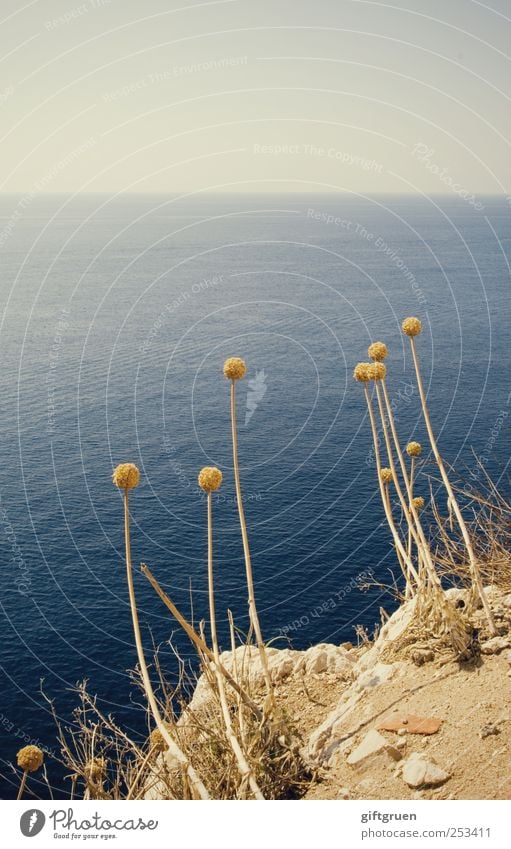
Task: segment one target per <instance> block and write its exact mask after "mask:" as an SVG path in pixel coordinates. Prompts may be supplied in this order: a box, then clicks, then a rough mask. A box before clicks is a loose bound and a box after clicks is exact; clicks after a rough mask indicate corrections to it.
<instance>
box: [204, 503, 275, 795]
mask: <svg viewBox="0 0 511 849" xmlns="http://www.w3.org/2000/svg"><path fill="white" fill-rule="evenodd" d="M211 502H212V499H211V492H208V507H207V511H208V591H209V622H210V628H211V644H212V646H213V656H214V658H215V677H216V683H217V687H218V695H219V698H220V707H221V710H222V717H223V720H224V725H225V730H226V734H227V739H228V740H229V745H230V747H231V749H232V751H233V753H234V756H235V758H236V762H237V765H238V769H239V772H240V775H241V776H242V778H244V779H245V780H248V783H249V785H250V789H251V790H252V793H253V794H254V796H255V798H256V799H260V800H262V801H264V796H263V794H262V793H261V790H260V788H259V785H258V784H257V781H256V780H255V778H254V775H253V773H252V770H251V769H250V767H249V765H248V763H247V761H246V758H245V755H244V754H243V752H242V750H241V746H240V744H239V742H238V740H237V738H236V735H235V734H234V731H233V728H232V722H231V715H230V713H229V705H228V704H227V698H226V695H225V687H224V679H223V677H222V675H221V673H220V669H219V664H220V651H219V648H218V639H217V632H216V612H215V591H214V584H213V515H212V504H211Z"/></svg>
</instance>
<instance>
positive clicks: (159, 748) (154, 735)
mask: <svg viewBox="0 0 511 849" xmlns="http://www.w3.org/2000/svg"><path fill="white" fill-rule="evenodd" d="M163 725H164V726H165V728H166V729H167V730H168V731H169V733H171V732H172V725H171V723H170V722H164V723H163ZM149 747H150V748H151V749H153V751H154V752H156V753H158V752H164V751H165V750H166V749H168V745H167V742H166V741H165V738H164V737H163V734H162V733H161V731H160V729H159V728H154V729H153V731H151V733H150V735H149Z"/></svg>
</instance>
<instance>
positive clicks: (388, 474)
mask: <svg viewBox="0 0 511 849" xmlns="http://www.w3.org/2000/svg"><path fill="white" fill-rule="evenodd" d="M380 478H381V479H382V481H383V483H390V482H391V481H392V480H393V474H392V469H388V468H386V467H385V468H384V469H380Z"/></svg>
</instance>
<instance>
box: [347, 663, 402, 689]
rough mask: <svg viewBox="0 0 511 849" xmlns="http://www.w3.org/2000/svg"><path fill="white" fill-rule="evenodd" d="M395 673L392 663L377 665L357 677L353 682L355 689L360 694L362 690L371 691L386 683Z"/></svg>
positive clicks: (394, 666)
mask: <svg viewBox="0 0 511 849" xmlns="http://www.w3.org/2000/svg"><path fill="white" fill-rule="evenodd" d="M395 672H396V664H394V663H377V664H376V665H375V666H373V667H372V668H371V669H367V670H366V671H365V672H362V674H361V675H359V676H358V678H357V680H356V682H355V689H356V690H358V691H359V692H361V691H362V690H373V689H374V688H375V687H379V686H380V684H384V683H385V681H388V680H389V679H390V678H392V676H393V675H394V673H395Z"/></svg>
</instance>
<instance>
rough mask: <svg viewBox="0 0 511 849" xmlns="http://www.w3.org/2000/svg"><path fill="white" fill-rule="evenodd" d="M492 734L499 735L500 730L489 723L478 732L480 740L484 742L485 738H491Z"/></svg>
mask: <svg viewBox="0 0 511 849" xmlns="http://www.w3.org/2000/svg"><path fill="white" fill-rule="evenodd" d="M493 734H500V728H499V727H498V725H493V724H492V723H491V722H490V723H488V725H483V727H482V728H481V730H480V732H479V736H480V738H481V740H484V739H485V737H491V736H492V735H493Z"/></svg>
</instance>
